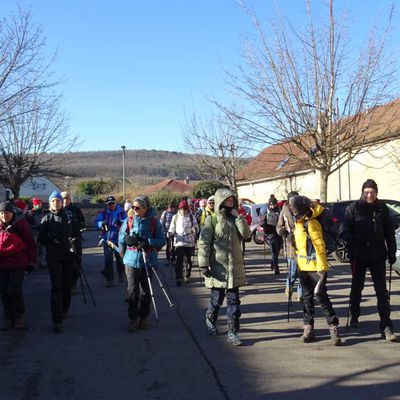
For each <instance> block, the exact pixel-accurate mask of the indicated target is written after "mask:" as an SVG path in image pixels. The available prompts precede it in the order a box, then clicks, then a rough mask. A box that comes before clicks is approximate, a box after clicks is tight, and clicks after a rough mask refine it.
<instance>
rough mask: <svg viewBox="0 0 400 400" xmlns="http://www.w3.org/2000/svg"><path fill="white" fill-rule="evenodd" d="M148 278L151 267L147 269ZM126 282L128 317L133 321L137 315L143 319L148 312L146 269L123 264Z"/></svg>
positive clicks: (148, 295) (148, 294)
mask: <svg viewBox="0 0 400 400" xmlns="http://www.w3.org/2000/svg"><path fill="white" fill-rule="evenodd" d="M148 272H149V276H150V279H151V277H152V271H151V269H148ZM125 273H126V279H127V282H128V297H127V301H128V317H129V319H130V320H131V321H134V320H135V319H136V318H137V317H139V318H141V319H145V318H147V317H148V315H149V314H150V302H151V293H150V286H149V281H148V279H147V274H146V270H145V269H144V268H132V267H129V266H125Z"/></svg>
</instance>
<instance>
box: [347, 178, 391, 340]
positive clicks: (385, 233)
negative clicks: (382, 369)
mask: <svg viewBox="0 0 400 400" xmlns="http://www.w3.org/2000/svg"><path fill="white" fill-rule="evenodd" d="M340 237H341V238H342V239H343V240H345V241H346V243H347V248H348V254H349V258H350V264H351V272H352V280H351V291H350V299H349V310H348V320H349V319H350V327H352V328H357V327H358V325H359V317H360V314H361V308H360V302H361V296H362V290H363V288H364V282H365V274H366V271H367V268H368V269H369V270H370V272H371V278H372V281H373V283H374V288H375V294H376V298H377V300H378V313H379V317H380V323H379V328H380V332H381V335H382V338H383V339H386V340H388V341H391V342H394V341H396V340H397V338H396V335H395V334H394V333H393V323H392V320H391V319H390V302H389V296H390V294H388V291H387V289H386V265H385V263H386V260H387V261H388V263H389V265H390V267H389V269H390V271H389V273H390V275H389V288H390V284H391V271H392V266H393V264H394V263H395V262H396V237H395V232H394V226H393V222H392V220H391V218H390V215H389V209H388V207H387V206H386V204H385V203H384V202H383V201H380V200H379V199H378V185H377V184H376V182H375V181H374V180H373V179H367V180H366V181H365V182H364V183H363V185H362V188H361V198H360V200H357V201H355V202H353V203H351V204H350V205H349V206H348V207H347V208H346V211H345V218H344V220H343V223H342V225H341V227H340Z"/></svg>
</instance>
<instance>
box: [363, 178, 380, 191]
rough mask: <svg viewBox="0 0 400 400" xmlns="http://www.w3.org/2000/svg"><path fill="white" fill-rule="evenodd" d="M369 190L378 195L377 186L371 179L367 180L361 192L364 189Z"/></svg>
mask: <svg viewBox="0 0 400 400" xmlns="http://www.w3.org/2000/svg"><path fill="white" fill-rule="evenodd" d="M366 188H369V189H374V190H375V192H376V193H378V185H377V184H376V182H375V181H374V180H373V179H367V180H366V181H365V182H364V183H363V185H362V188H361V191H364V189H366Z"/></svg>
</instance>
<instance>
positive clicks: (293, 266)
mask: <svg viewBox="0 0 400 400" xmlns="http://www.w3.org/2000/svg"><path fill="white" fill-rule="evenodd" d="M287 261H288V265H289V274H288V277H287V278H286V287H287V288H289V286H290V287H291V288H292V291H293V288H294V285H295V283H296V281H297V279H298V278H299V271H298V269H297V262H296V259H295V258H288V259H287ZM297 295H298V296H299V298H300V297H301V296H302V295H303V289H302V287H301V282H300V279H299V283H298V285H297Z"/></svg>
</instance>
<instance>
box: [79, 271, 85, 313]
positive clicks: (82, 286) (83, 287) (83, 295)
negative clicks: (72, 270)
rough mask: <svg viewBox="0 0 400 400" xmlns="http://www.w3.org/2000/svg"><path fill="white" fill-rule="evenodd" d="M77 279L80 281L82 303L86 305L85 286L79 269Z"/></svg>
mask: <svg viewBox="0 0 400 400" xmlns="http://www.w3.org/2000/svg"><path fill="white" fill-rule="evenodd" d="M81 269H82V266H81ZM79 280H80V281H81V289H82V297H83V303H84V304H85V305H86V294H85V286H84V285H83V279H82V274H81V271H79Z"/></svg>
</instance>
